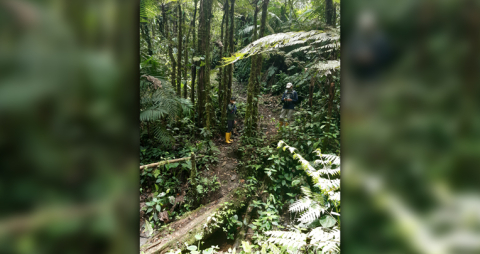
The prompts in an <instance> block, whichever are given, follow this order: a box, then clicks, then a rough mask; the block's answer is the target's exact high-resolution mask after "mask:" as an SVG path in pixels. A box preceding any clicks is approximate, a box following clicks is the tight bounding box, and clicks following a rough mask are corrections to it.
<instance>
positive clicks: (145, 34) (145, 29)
mask: <svg viewBox="0 0 480 254" xmlns="http://www.w3.org/2000/svg"><path fill="white" fill-rule="evenodd" d="M140 28H142V29H141V30H142V35H143V38H144V39H145V41H146V42H147V52H148V55H149V56H152V55H153V50H152V38H151V37H150V31H149V29H148V23H146V22H145V23H140Z"/></svg>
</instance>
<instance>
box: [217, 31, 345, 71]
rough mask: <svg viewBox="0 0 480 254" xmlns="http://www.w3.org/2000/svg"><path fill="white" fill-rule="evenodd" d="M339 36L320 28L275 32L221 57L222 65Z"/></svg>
mask: <svg viewBox="0 0 480 254" xmlns="http://www.w3.org/2000/svg"><path fill="white" fill-rule="evenodd" d="M339 38H340V36H339V34H338V33H337V32H336V31H330V32H328V33H326V32H324V31H321V30H312V31H308V32H287V33H277V34H272V35H268V36H265V37H262V38H260V39H258V40H256V41H254V42H252V43H250V44H248V45H247V46H246V47H244V48H243V49H241V50H240V51H238V52H236V53H235V54H234V55H233V56H231V57H225V58H223V60H224V62H223V64H224V65H228V64H232V63H235V62H237V61H238V60H240V59H243V58H247V57H250V56H253V55H256V54H260V53H267V52H271V51H278V49H280V48H284V47H287V46H293V45H299V44H306V43H310V44H318V43H325V42H326V43H328V44H331V43H333V42H336V41H338V40H339Z"/></svg>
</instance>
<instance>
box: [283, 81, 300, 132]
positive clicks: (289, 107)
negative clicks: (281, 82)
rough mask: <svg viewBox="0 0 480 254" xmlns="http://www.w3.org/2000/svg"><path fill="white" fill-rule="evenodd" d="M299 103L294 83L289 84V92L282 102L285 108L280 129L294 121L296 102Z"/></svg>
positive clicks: (286, 91)
mask: <svg viewBox="0 0 480 254" xmlns="http://www.w3.org/2000/svg"><path fill="white" fill-rule="evenodd" d="M297 101H298V95H297V92H296V91H295V90H293V85H292V83H288V84H287V90H285V92H284V93H283V96H282V102H283V108H282V112H281V113H280V128H282V126H283V125H284V123H285V126H287V125H288V122H289V121H292V120H293V114H294V113H295V102H297Z"/></svg>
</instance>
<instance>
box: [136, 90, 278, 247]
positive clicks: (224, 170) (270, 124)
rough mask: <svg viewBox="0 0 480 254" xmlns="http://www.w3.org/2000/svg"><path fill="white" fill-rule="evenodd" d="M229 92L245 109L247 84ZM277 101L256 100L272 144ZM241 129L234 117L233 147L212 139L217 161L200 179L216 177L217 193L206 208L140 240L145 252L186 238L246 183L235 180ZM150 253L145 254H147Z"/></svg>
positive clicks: (264, 97)
mask: <svg viewBox="0 0 480 254" xmlns="http://www.w3.org/2000/svg"><path fill="white" fill-rule="evenodd" d="M232 90H233V91H232V94H233V96H235V97H237V104H238V103H239V102H243V103H245V104H244V105H245V106H246V101H247V95H246V90H247V89H246V83H239V82H234V83H233V86H232ZM279 97H280V96H272V95H270V94H267V95H262V96H261V97H260V100H259V109H258V111H259V112H258V114H259V115H260V116H263V117H260V120H259V126H260V131H261V132H263V133H264V134H265V135H266V136H267V139H268V140H271V139H272V138H274V136H275V135H276V134H277V128H276V124H277V123H278V116H279V114H280V108H281V106H280V105H278V102H279V100H280V98H279ZM243 127H244V123H243V119H242V118H241V117H237V125H236V128H235V130H234V135H233V136H232V138H233V139H234V142H233V143H232V144H227V143H225V134H223V135H220V136H217V137H216V138H214V143H215V145H216V146H217V147H218V148H219V150H220V153H219V154H218V158H219V161H218V163H216V164H215V165H209V168H210V169H209V170H203V171H201V172H200V175H201V176H203V177H213V176H215V175H216V176H217V178H218V181H219V182H220V189H219V191H217V192H216V193H214V194H213V195H210V196H209V197H208V199H207V200H204V202H206V203H208V204H207V205H205V206H204V207H202V208H200V209H198V210H197V211H195V212H193V213H191V214H189V215H186V216H182V217H183V218H182V219H180V220H178V221H174V222H172V223H170V224H169V228H170V230H164V231H162V232H158V231H155V232H154V233H153V234H152V236H151V237H150V238H148V239H147V238H140V245H144V244H145V243H147V244H145V245H144V248H145V246H147V245H148V246H152V244H153V245H155V246H158V245H160V244H162V243H165V242H168V241H170V240H171V239H173V238H175V237H176V236H180V235H183V234H188V233H189V231H190V230H191V229H192V227H193V226H194V225H197V224H198V223H199V222H200V221H202V220H204V219H205V218H206V217H208V216H209V215H210V214H212V213H213V211H215V209H217V208H218V206H219V205H220V204H221V203H222V200H224V199H225V198H227V196H229V194H230V193H231V191H232V190H234V189H235V188H237V187H238V186H240V185H241V184H243V183H244V182H245V179H240V177H239V176H238V171H237V170H238V168H237V165H238V162H239V161H238V159H237V153H236V151H237V150H238V148H239V146H240V144H239V143H240V140H239V138H240V136H239V135H241V134H242V133H243ZM169 231H171V232H169ZM225 246H227V245H225ZM227 247H228V246H227ZM153 249H155V247H153V248H152V249H151V250H153ZM151 250H149V251H147V252H148V253H150V252H151Z"/></svg>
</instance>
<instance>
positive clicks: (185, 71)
mask: <svg viewBox="0 0 480 254" xmlns="http://www.w3.org/2000/svg"><path fill="white" fill-rule="evenodd" d="M186 18H187V12H186V11H184V12H183V24H182V25H185V21H186ZM191 31H192V27H191V26H190V28H189V29H188V33H187V38H186V40H185V47H184V50H185V51H184V52H185V62H184V64H183V77H184V79H185V84H183V98H185V99H187V98H188V95H187V94H188V91H187V90H188V86H187V83H188V82H187V80H188V79H187V66H188V38H189V37H190V32H191Z"/></svg>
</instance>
